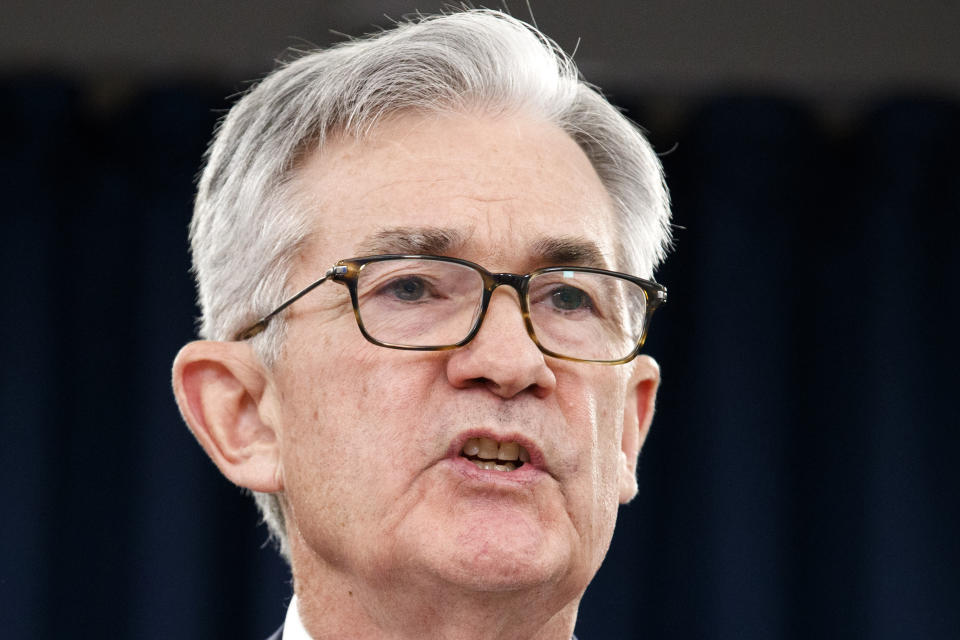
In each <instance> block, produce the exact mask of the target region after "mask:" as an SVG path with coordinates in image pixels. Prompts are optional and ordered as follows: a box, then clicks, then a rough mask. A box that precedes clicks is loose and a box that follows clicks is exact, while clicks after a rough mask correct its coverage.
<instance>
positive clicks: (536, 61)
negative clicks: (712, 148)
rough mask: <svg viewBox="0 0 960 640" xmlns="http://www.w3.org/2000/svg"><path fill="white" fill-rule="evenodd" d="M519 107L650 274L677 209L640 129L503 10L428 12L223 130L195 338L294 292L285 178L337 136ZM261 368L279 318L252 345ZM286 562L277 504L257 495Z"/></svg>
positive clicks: (294, 241) (244, 320)
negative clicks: (611, 213)
mask: <svg viewBox="0 0 960 640" xmlns="http://www.w3.org/2000/svg"><path fill="white" fill-rule="evenodd" d="M520 110H523V111H524V112H525V113H530V114H532V115H534V116H538V117H540V118H542V119H544V120H545V121H547V122H550V123H554V124H556V125H557V126H559V127H560V128H561V129H563V130H564V131H566V132H567V133H568V134H569V135H570V136H571V137H572V138H573V139H574V140H575V141H576V142H577V144H579V146H580V147H581V148H582V149H583V151H584V152H585V153H586V155H587V156H588V158H589V159H590V161H591V162H592V163H593V166H594V168H595V169H596V171H597V174H598V175H599V176H600V179H601V181H602V182H603V184H604V185H605V187H606V189H607V191H608V192H609V194H610V198H611V201H612V202H613V205H614V207H615V209H616V211H617V214H618V215H617V229H616V237H617V238H618V240H619V242H620V243H621V245H620V246H619V247H618V252H619V255H618V259H619V260H621V261H622V263H623V264H622V265H621V267H620V268H622V269H624V270H626V271H631V272H633V273H635V274H637V275H641V276H645V277H650V276H652V274H653V270H654V268H655V267H656V266H657V264H659V262H660V261H661V260H662V259H663V258H664V256H665V254H666V252H667V250H668V248H669V245H670V226H669V220H670V203H669V196H668V193H667V189H666V185H665V183H664V181H663V170H662V167H661V164H660V161H659V159H658V158H657V156H656V154H655V153H654V152H653V149H652V148H651V146H650V144H649V143H648V142H647V140H646V139H645V138H644V137H643V135H642V134H641V133H640V131H639V130H638V129H637V128H636V127H635V126H634V125H633V124H632V123H631V122H630V121H629V120H627V118H626V117H624V116H623V115H622V114H621V113H620V112H619V111H618V110H617V109H616V108H614V107H613V106H612V105H611V104H610V103H609V102H608V101H607V100H606V99H605V98H604V97H603V96H602V95H600V93H598V91H597V90H596V89H594V88H593V87H592V86H591V85H589V84H587V83H585V82H584V81H583V80H582V79H581V78H580V75H579V72H578V71H577V68H576V66H575V65H574V63H573V61H572V59H571V58H570V57H568V56H567V55H566V54H564V53H563V51H561V50H560V48H559V47H558V46H557V45H556V43H554V42H553V41H552V40H550V39H549V38H547V37H546V36H544V35H543V34H542V33H540V32H539V31H537V30H536V29H534V28H533V27H530V26H529V25H526V24H524V23H523V22H520V21H518V20H516V19H514V18H512V17H510V16H508V15H506V14H504V13H501V12H498V11H491V10H469V11H462V12H456V13H450V14H446V15H439V16H430V17H423V16H419V17H417V18H415V19H413V20H412V21H408V22H403V23H401V24H398V25H397V26H396V28H394V29H390V30H389V31H385V32H382V33H378V34H376V35H373V36H370V37H366V38H362V39H357V40H351V41H348V42H344V43H341V44H339V45H336V46H334V47H331V48H329V49H327V50H323V51H315V52H311V53H307V54H304V55H301V56H300V57H298V58H296V59H294V60H292V61H290V62H288V63H286V64H284V65H282V66H280V67H279V68H278V69H276V70H275V71H273V72H272V73H270V74H269V75H268V76H266V77H265V78H264V79H263V80H262V81H261V82H259V83H258V84H257V85H256V86H254V87H253V88H251V89H250V90H249V91H248V92H247V93H246V94H245V95H244V96H243V97H242V98H241V99H240V100H239V101H238V102H237V103H236V104H235V105H234V107H233V108H232V109H231V110H230V112H229V113H228V114H227V116H226V117H225V118H224V119H223V120H222V121H221V122H220V124H219V126H218V127H217V130H216V132H215V134H214V138H213V142H212V143H211V145H210V148H209V150H208V152H207V156H206V167H205V168H204V170H203V174H202V176H201V178H200V184H199V189H198V192H197V198H196V203H195V206H194V215H193V221H192V223H191V225H190V238H191V243H192V244H191V246H192V252H193V270H194V273H195V275H196V278H197V287H198V294H199V304H200V307H201V310H202V319H201V327H200V335H201V336H202V337H203V338H205V339H208V340H232V339H234V337H235V336H236V334H237V333H238V332H239V331H241V330H242V329H244V328H245V327H246V326H248V325H250V324H252V323H253V322H255V321H256V320H257V319H258V318H259V317H260V316H262V315H264V314H265V313H268V312H269V311H270V310H271V309H273V308H275V307H276V306H277V305H279V304H280V303H281V302H282V301H283V299H284V298H285V297H286V295H287V294H288V291H287V289H288V278H289V275H290V272H291V268H292V265H293V261H294V259H295V258H296V257H297V254H298V252H299V251H300V250H301V248H302V247H303V245H304V243H305V239H306V237H307V235H308V234H309V233H310V231H311V230H312V229H311V227H310V225H311V219H310V216H309V215H308V212H306V211H303V210H301V209H302V208H300V209H298V207H297V206H296V205H294V202H295V198H293V197H292V196H293V194H292V188H291V186H290V185H291V179H292V177H293V176H294V175H295V173H296V171H297V168H298V162H299V160H300V159H301V158H302V156H303V155H304V154H305V152H308V151H314V150H320V149H322V148H323V145H324V141H325V140H326V139H327V138H328V137H329V136H331V135H337V134H344V135H348V136H354V137H358V138H360V137H363V136H364V135H365V134H367V133H368V132H369V131H370V130H371V129H373V128H374V127H375V126H376V125H377V122H378V121H379V120H381V119H382V118H384V117H386V116H389V115H391V114H396V113H398V112H401V111H416V112H422V113H440V112H447V113H450V112H459V113H463V112H471V113H472V112H478V111H479V112H481V113H489V114H507V113H513V112H517V111H520ZM253 341H254V348H255V349H256V351H257V354H258V356H259V357H260V358H261V359H262V360H263V362H264V364H265V365H266V366H272V365H273V363H275V362H276V360H277V358H279V357H280V354H281V350H282V346H283V323H282V322H272V323H271V324H270V325H269V326H268V328H267V329H266V330H265V331H264V332H263V333H262V334H260V335H259V336H257V337H256V338H253ZM254 497H255V499H256V502H257V505H258V507H259V508H260V511H261V513H262V514H263V518H264V521H265V522H266V523H267V525H268V526H269V528H270V531H271V534H272V535H273V537H274V538H275V539H276V541H277V543H278V545H279V548H280V552H281V553H282V554H283V555H284V557H286V558H287V559H288V560H289V548H288V542H287V534H286V525H285V522H284V516H283V511H282V509H281V503H280V496H278V495H276V494H263V493H256V492H255V493H254Z"/></svg>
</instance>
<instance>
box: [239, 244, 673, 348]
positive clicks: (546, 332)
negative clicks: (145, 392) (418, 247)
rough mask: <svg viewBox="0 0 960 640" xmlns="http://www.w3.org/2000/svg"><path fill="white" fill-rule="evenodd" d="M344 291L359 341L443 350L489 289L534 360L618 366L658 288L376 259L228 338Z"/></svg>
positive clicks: (546, 272)
mask: <svg viewBox="0 0 960 640" xmlns="http://www.w3.org/2000/svg"><path fill="white" fill-rule="evenodd" d="M330 279H332V280H334V281H336V282H339V283H341V284H343V285H346V287H347V289H349V291H350V299H351V301H352V302H353V313H354V316H355V317H356V320H357V325H358V326H359V327H360V332H361V333H362V334H363V336H364V338H366V339H367V340H368V341H370V342H372V343H373V344H376V345H379V346H381V347H389V348H391V349H409V350H415V351H443V350H447V349H455V348H457V347H462V346H463V345H465V344H467V343H468V342H470V340H472V339H473V338H474V336H476V335H477V332H478V331H479V330H480V325H481V323H482V322H483V317H484V314H485V313H486V311H487V306H488V305H489V304H490V298H491V296H492V295H493V292H494V290H495V289H496V288H497V287H499V286H500V285H509V286H511V287H513V288H514V289H515V290H516V292H517V294H518V295H519V298H520V311H521V313H522V314H523V321H524V324H525V325H526V329H527V333H528V334H529V335H530V338H531V339H532V340H533V342H534V343H535V344H536V345H537V347H539V349H540V351H542V352H543V353H545V354H547V355H548V356H553V357H555V358H562V359H564V360H574V361H582V362H597V363H602V364H623V363H625V362H629V361H630V360H633V359H634V358H635V357H636V356H637V354H638V353H639V352H640V348H641V347H642V346H643V342H644V339H645V338H646V334H647V327H648V326H649V325H650V318H651V316H652V315H653V312H654V310H655V309H656V308H657V307H659V306H660V305H662V304H663V303H665V302H666V300H667V289H666V287H664V286H662V285H660V284H657V283H656V282H652V281H650V280H643V279H641V278H637V277H634V276H631V275H627V274H625V273H617V272H615V271H606V270H604V269H593V268H589V267H547V268H544V269H537V270H536V271H531V272H530V273H528V274H525V275H520V274H515V273H490V272H489V271H487V270H486V269H484V268H483V267H481V266H480V265H477V264H474V263H472V262H467V261H466V260H459V259H457V258H447V257H440V256H429V255H382V256H371V257H367V258H352V259H349V260H341V261H339V262H338V263H337V264H336V265H334V266H333V267H332V268H331V269H330V270H329V271H327V272H326V273H325V274H324V275H323V277H322V278H320V279H319V280H317V281H316V282H314V283H313V284H311V285H309V286H307V287H306V288H305V289H303V290H301V291H300V292H299V293H297V294H296V295H294V296H293V297H291V298H290V299H289V300H287V301H286V302H284V303H283V304H281V305H280V306H279V307H277V308H276V309H274V310H273V311H271V312H270V313H269V314H267V315H266V316H264V317H263V318H261V319H260V320H259V321H258V322H256V323H255V324H253V325H251V326H250V327H248V328H247V329H245V330H244V331H241V332H240V333H239V334H238V335H237V338H236V339H237V340H248V339H250V338H252V337H253V336H255V335H257V334H259V333H260V332H261V331H263V330H264V329H265V328H266V327H267V324H268V323H269V322H270V320H271V319H273V317H274V316H276V315H277V314H278V313H280V312H281V311H283V310H284V309H286V308H287V307H289V306H290V305H291V304H293V303H294V302H296V301H297V300H299V299H300V298H302V297H303V296H305V295H307V294H308V293H310V292H311V291H313V290H314V289H316V288H317V287H319V286H320V285H321V284H323V283H324V282H326V281H327V280H330Z"/></svg>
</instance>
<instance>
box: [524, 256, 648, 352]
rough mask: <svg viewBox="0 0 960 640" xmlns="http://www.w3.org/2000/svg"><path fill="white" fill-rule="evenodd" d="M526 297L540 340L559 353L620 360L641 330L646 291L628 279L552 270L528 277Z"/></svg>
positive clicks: (535, 331)
mask: <svg viewBox="0 0 960 640" xmlns="http://www.w3.org/2000/svg"><path fill="white" fill-rule="evenodd" d="M527 296H528V306H529V308H530V321H531V323H532V324H533V330H534V333H536V335H537V340H538V341H539V342H540V344H541V345H542V346H543V347H544V348H545V349H548V350H550V351H553V352H554V353H557V354H559V355H564V356H569V357H571V358H580V359H583V360H620V359H622V358H625V357H627V356H628V355H630V354H631V353H633V351H634V349H636V346H637V344H638V343H639V342H640V337H641V335H642V334H643V320H644V317H645V314H646V306H647V297H646V294H645V293H644V291H643V289H642V288H640V287H639V286H637V285H636V284H634V283H633V282H630V281H629V280H626V279H624V278H620V277H617V276H614V275H610V274H602V273H591V272H588V271H578V270H576V269H563V270H559V271H548V272H545V273H540V274H537V275H535V276H534V277H533V278H531V279H530V287H529V290H528V294H527Z"/></svg>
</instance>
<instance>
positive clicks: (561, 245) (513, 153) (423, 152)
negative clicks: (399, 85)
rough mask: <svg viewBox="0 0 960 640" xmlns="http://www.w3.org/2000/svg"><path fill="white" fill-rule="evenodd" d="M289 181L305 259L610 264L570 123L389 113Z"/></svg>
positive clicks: (499, 265) (605, 199)
mask: <svg viewBox="0 0 960 640" xmlns="http://www.w3.org/2000/svg"><path fill="white" fill-rule="evenodd" d="M294 192H295V194H296V197H297V198H298V199H299V200H300V201H301V204H302V205H304V206H305V207H306V211H307V215H308V216H310V217H311V222H310V224H311V231H312V233H311V237H310V239H309V241H308V243H307V246H306V247H305V252H304V258H305V260H306V261H307V262H309V263H310V264H311V265H312V266H314V267H317V266H321V267H322V268H325V267H326V266H329V265H330V264H332V263H333V262H335V261H337V260H339V259H343V258H349V257H355V256H362V255H371V254H376V253H439V254H444V255H454V256H458V257H463V258H467V259H473V260H475V261H478V262H480V263H481V264H483V265H484V266H486V267H487V268H489V269H494V270H496V269H521V268H533V267H535V266H537V263H544V262H578V263H590V264H593V265H594V266H608V267H609V266H613V265H614V264H615V260H614V253H615V251H614V241H613V238H614V234H613V207H612V205H611V202H610V199H609V195H608V194H607V191H606V189H605V188H604V187H603V184H602V183H601V181H600V178H599V176H598V175H597V174H596V171H595V170H594V168H593V166H592V165H591V163H590V161H589V160H588V158H587V157H586V155H585V154H584V153H583V151H582V150H581V149H580V148H579V146H577V144H576V143H575V142H574V140H573V139H572V138H571V137H570V136H569V135H567V134H566V133H565V132H563V131H562V130H561V129H559V128H558V127H556V126H554V125H552V124H549V123H546V122H543V121H542V120H538V119H534V118H528V117H523V116H511V117H500V118H492V117H479V116H466V115H442V116H440V115H429V116H424V115H412V114H409V115H404V116H402V117H396V118H393V119H391V120H390V121H388V122H386V123H383V124H380V125H379V126H378V127H377V128H375V129H374V130H373V132H372V133H371V134H370V135H369V136H367V137H365V138H363V139H355V138H346V139H337V140H332V141H328V142H327V143H326V144H325V145H324V147H323V149H322V151H320V152H317V153H315V154H313V155H312V156H310V157H308V158H306V160H305V161H304V162H303V164H302V166H301V167H300V169H299V171H298V172H297V175H296V177H295V180H294ZM598 262H599V263H598ZM317 263H319V264H317Z"/></svg>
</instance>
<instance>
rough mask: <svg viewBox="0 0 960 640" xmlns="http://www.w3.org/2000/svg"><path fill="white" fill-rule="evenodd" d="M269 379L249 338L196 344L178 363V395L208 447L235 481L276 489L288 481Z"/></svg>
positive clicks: (175, 367) (175, 386)
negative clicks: (274, 421) (272, 412)
mask: <svg viewBox="0 0 960 640" xmlns="http://www.w3.org/2000/svg"><path fill="white" fill-rule="evenodd" d="M268 381H269V378H268V376H267V373H266V371H265V370H264V368H263V366H262V365H261V364H260V362H259V359H258V358H257V357H256V355H255V354H254V353H253V350H252V349H251V348H250V346H249V345H248V344H246V343H243V342H209V341H197V342H191V343H189V344H188V345H186V346H185V347H183V348H182V349H181V350H180V353H178V354H177V357H176V359H175V360H174V362H173V393H174V395H175V396H176V397H177V404H178V405H179V407H180V413H181V414H182V415H183V419H184V420H185V421H186V422H187V426H189V427H190V430H191V431H192V432H193V435H194V436H195V437H196V438H197V440H198V441H199V442H200V445H201V446H202V447H203V450H204V451H206V452H207V455H208V456H210V459H211V460H213V462H214V464H216V465H217V467H218V468H219V469H220V472H221V473H223V475H225V476H226V477H227V478H228V479H229V480H230V481H231V482H233V483H234V484H237V485H240V486H241V487H246V488H248V489H252V490H254V491H262V492H267V493H273V492H277V491H281V490H282V489H283V481H282V479H281V478H282V474H281V472H280V470H281V467H280V455H279V449H278V439H277V434H276V431H275V429H274V425H272V424H271V423H270V422H271V420H270V417H269V416H270V412H269V411H268V410H267V404H268V403H267V402H266V397H267V396H268V395H269V389H268V387H269V385H268Z"/></svg>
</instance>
